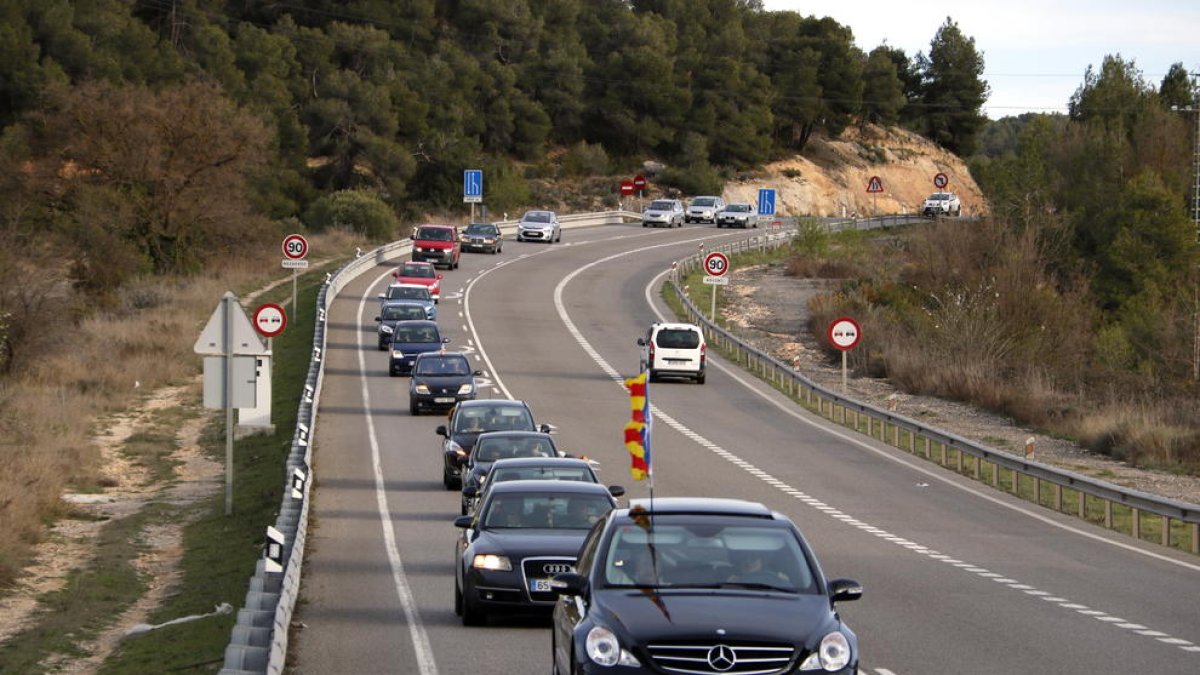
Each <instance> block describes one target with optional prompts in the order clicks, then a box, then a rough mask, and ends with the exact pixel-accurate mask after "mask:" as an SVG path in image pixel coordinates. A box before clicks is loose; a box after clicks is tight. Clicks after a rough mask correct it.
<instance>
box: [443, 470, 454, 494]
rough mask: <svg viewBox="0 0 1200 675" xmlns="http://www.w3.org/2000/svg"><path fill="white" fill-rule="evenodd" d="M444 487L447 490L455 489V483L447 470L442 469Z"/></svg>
mask: <svg viewBox="0 0 1200 675" xmlns="http://www.w3.org/2000/svg"><path fill="white" fill-rule="evenodd" d="M442 486H443V487H445V488H446V489H447V490H453V489H454V481H452V480H450V474H448V473H446V469H445V468H443V469H442Z"/></svg>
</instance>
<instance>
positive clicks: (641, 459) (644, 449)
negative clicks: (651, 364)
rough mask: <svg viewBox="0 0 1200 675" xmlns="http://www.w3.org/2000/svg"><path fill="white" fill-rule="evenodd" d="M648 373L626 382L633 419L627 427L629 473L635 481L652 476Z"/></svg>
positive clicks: (626, 442) (626, 441)
mask: <svg viewBox="0 0 1200 675" xmlns="http://www.w3.org/2000/svg"><path fill="white" fill-rule="evenodd" d="M646 379H647V372H646V371H642V373H641V374H640V375H638V376H637V377H631V378H628V379H626V380H625V388H626V389H628V390H629V407H630V408H631V409H632V418H631V419H630V421H629V423H628V424H626V425H625V448H626V449H628V450H629V473H630V474H631V475H632V476H633V479H634V480H646V479H647V478H648V477H649V476H650V421H651V419H650V392H649V390H648V388H647V387H646Z"/></svg>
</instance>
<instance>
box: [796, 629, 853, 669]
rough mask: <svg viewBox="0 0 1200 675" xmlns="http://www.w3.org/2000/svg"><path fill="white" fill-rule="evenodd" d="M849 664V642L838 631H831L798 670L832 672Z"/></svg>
mask: <svg viewBox="0 0 1200 675" xmlns="http://www.w3.org/2000/svg"><path fill="white" fill-rule="evenodd" d="M849 664H850V641H849V640H847V639H846V636H845V635H842V634H841V632H839V631H836V630H835V631H833V632H832V633H829V634H828V635H826V636H825V637H823V638H821V646H820V647H818V648H817V651H816V652H814V653H813V654H810V655H809V656H808V658H807V659H804V663H802V664H800V670H802V671H805V670H825V671H828V672H834V671H838V670H841V669H843V668H845V667H846V666H847V665H849Z"/></svg>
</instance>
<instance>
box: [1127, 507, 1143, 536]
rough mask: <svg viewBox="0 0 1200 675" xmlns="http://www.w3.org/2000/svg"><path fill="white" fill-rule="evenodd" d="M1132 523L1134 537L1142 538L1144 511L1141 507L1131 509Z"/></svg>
mask: <svg viewBox="0 0 1200 675" xmlns="http://www.w3.org/2000/svg"><path fill="white" fill-rule="evenodd" d="M1129 515H1130V523H1131V525H1130V526H1131V527H1132V528H1133V538H1134V539H1141V538H1142V512H1141V510H1139V509H1134V508H1131V509H1129Z"/></svg>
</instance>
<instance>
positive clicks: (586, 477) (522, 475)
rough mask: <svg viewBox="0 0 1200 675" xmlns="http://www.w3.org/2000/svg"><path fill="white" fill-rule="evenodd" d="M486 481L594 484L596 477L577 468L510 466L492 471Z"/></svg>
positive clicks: (585, 470) (581, 468)
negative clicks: (545, 481)
mask: <svg viewBox="0 0 1200 675" xmlns="http://www.w3.org/2000/svg"><path fill="white" fill-rule="evenodd" d="M488 480H489V481H491V482H493V483H503V482H504V481H509V480H577V481H581V482H584V483H595V482H596V476H595V474H593V473H592V472H591V471H588V470H587V469H585V468H583V467H578V466H520V467H518V466H511V467H497V468H495V469H492V472H491V473H490V474H488Z"/></svg>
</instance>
